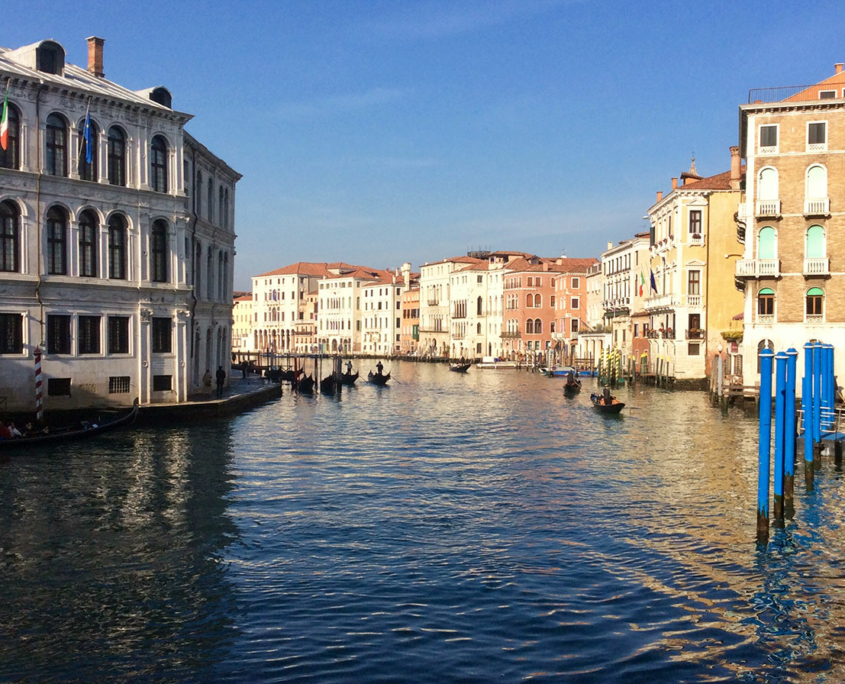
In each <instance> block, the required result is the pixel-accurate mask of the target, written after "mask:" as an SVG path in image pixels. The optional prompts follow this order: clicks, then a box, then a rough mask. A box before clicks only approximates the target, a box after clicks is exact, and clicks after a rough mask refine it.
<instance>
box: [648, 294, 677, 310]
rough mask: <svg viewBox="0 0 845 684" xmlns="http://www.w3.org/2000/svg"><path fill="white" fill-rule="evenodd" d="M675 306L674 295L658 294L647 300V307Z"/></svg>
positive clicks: (663, 307) (662, 307)
mask: <svg viewBox="0 0 845 684" xmlns="http://www.w3.org/2000/svg"><path fill="white" fill-rule="evenodd" d="M672 306H674V301H673V299H672V295H658V296H657V297H649V298H648V299H646V300H645V308H646V309H665V308H669V307H672Z"/></svg>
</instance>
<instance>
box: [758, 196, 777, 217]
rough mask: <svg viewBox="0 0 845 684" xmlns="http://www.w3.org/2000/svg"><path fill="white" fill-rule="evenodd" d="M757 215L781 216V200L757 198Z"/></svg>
mask: <svg viewBox="0 0 845 684" xmlns="http://www.w3.org/2000/svg"><path fill="white" fill-rule="evenodd" d="M757 216H780V200H779V199H776V200H757Z"/></svg>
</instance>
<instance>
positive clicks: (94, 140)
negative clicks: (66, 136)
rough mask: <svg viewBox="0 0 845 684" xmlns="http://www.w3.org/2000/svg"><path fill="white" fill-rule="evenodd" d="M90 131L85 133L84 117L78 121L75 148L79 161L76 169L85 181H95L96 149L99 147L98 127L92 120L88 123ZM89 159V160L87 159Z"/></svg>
mask: <svg viewBox="0 0 845 684" xmlns="http://www.w3.org/2000/svg"><path fill="white" fill-rule="evenodd" d="M89 126H90V129H91V130H90V131H88V134H87V135H86V133H85V119H83V120H82V121H80V122H79V135H78V144H77V149H78V150H79V163H78V164H77V170H78V171H79V177H80V178H81V179H82V180H86V181H97V180H99V176H98V175H97V150H98V149H99V145H98V142H99V139H100V129H99V128H97V124H95V123H94V122H93V121H90V123H89ZM89 159H90V161H89Z"/></svg>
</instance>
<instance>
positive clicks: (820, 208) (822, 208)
mask: <svg viewBox="0 0 845 684" xmlns="http://www.w3.org/2000/svg"><path fill="white" fill-rule="evenodd" d="M829 213H830V198H829V197H816V198H814V199H805V200H804V215H805V216H827V215H828V214H829Z"/></svg>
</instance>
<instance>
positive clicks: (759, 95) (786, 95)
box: [748, 83, 834, 104]
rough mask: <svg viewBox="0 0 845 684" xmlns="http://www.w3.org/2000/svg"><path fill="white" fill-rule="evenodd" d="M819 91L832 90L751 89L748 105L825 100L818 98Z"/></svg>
mask: <svg viewBox="0 0 845 684" xmlns="http://www.w3.org/2000/svg"><path fill="white" fill-rule="evenodd" d="M820 90H834V88H831V87H830V86H827V87H825V86H821V85H819V84H817V83H815V84H813V85H799V86H777V87H775V88H752V89H751V90H749V91H748V104H758V103H763V102H786V101H788V102H810V101H812V100H821V99H826V98H822V97H820V96H819V91H820Z"/></svg>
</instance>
